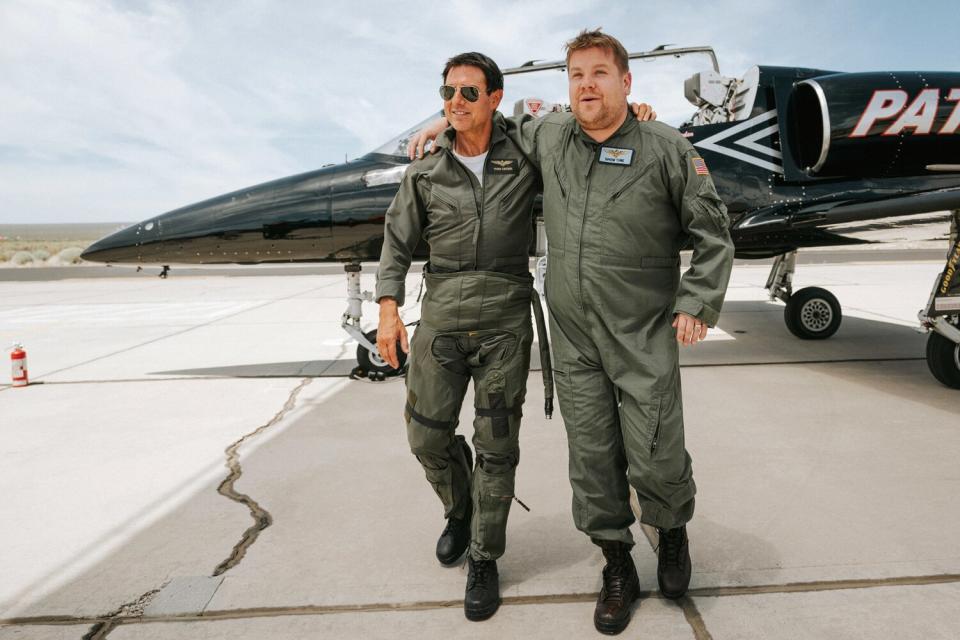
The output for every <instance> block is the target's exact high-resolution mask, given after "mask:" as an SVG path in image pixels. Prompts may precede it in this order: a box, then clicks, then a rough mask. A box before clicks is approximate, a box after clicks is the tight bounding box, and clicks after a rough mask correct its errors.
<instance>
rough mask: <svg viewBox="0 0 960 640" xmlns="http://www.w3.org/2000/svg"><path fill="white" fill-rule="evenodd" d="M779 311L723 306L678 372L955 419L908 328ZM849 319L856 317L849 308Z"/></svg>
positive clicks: (534, 357) (332, 370) (305, 367)
mask: <svg viewBox="0 0 960 640" xmlns="http://www.w3.org/2000/svg"><path fill="white" fill-rule="evenodd" d="M783 308H784V307H783V304H781V303H778V302H765V301H753V300H751V301H728V302H727V303H726V304H725V305H724V310H723V316H722V317H721V320H720V324H719V327H720V329H722V330H723V333H720V332H715V334H714V335H713V337H712V338H711V337H710V336H708V339H707V341H706V342H704V343H702V344H700V345H697V346H696V347H693V348H689V347H687V348H681V350H680V363H681V367H682V368H683V369H685V370H687V371H691V370H692V369H698V368H709V367H740V366H742V367H750V366H773V365H784V366H786V365H796V366H807V367H813V368H815V369H816V370H817V371H818V372H819V373H822V375H823V376H824V379H825V382H824V384H828V382H827V381H826V380H827V378H829V377H840V378H843V379H845V380H849V381H853V382H857V381H860V383H861V384H868V385H870V386H871V387H873V388H875V389H882V390H883V392H884V393H887V394H890V395H894V396H897V397H901V398H903V399H905V400H910V401H918V400H920V401H923V402H925V403H927V404H929V405H930V406H936V407H938V408H940V409H943V410H946V411H949V412H951V413H954V412H956V413H958V414H960V409H958V407H957V403H956V397H955V395H951V390H950V389H947V388H946V387H944V386H942V385H941V384H940V383H938V382H937V381H936V380H935V379H934V378H933V377H932V375H931V374H930V372H929V371H928V369H927V365H926V363H925V361H924V358H923V357H922V355H921V354H922V353H923V352H924V345H925V342H926V339H927V338H926V336H925V335H924V334H921V333H919V332H917V331H916V330H915V329H914V328H913V327H911V326H905V325H903V324H897V323H894V322H884V321H881V320H872V319H866V318H858V317H855V316H853V315H845V316H844V318H843V324H842V325H841V326H840V329H839V331H838V332H837V333H836V335H834V336H833V337H831V338H829V339H827V340H800V339H798V338H796V337H794V336H793V335H792V334H790V332H789V331H788V330H787V328H786V327H785V326H784V323H783V320H782V317H783ZM849 311H850V312H851V313H854V312H855V310H854V309H853V308H851V309H849ZM530 365H531V370H533V371H538V370H540V361H539V357H538V354H537V349H536V348H534V349H533V350H532V353H531V362H530ZM355 366H356V361H355V360H354V359H353V358H348V359H343V360H303V361H296V362H264V363H253V364H237V365H228V366H220V367H208V368H194V369H177V370H170V371H156V372H152V373H151V375H176V376H219V377H236V378H276V377H281V378H282V377H345V376H348V375H349V374H350V372H351V370H352V369H353V368H354V367H355ZM732 375H735V374H732ZM393 380H397V379H396V378H394V379H393ZM787 382H789V378H787ZM531 384H532V383H531Z"/></svg>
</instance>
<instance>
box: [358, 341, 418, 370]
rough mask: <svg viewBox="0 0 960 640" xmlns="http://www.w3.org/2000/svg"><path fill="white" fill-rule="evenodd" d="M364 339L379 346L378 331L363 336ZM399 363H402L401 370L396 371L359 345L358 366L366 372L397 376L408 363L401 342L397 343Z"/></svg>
mask: <svg viewBox="0 0 960 640" xmlns="http://www.w3.org/2000/svg"><path fill="white" fill-rule="evenodd" d="M363 335H364V337H365V338H366V339H367V340H369V341H370V342H372V343H373V344H377V330H376V329H371V330H370V331H367V332H366V333H365V334H363ZM397 361H398V362H399V363H400V368H399V369H394V368H393V367H391V366H390V365H389V364H387V363H386V362H384V361H383V360H382V359H381V358H380V356H379V355H374V354H372V353H370V352H369V351H367V348H366V347H365V346H363V345H362V344H361V345H357V364H358V365H360V367H361V368H362V369H364V370H365V371H375V372H377V373H382V374H384V375H388V376H395V375H397V374H398V373H400V372H401V371H403V367H404V365H405V364H406V362H407V354H405V353H404V352H403V349H401V348H400V341H399V340H398V341H397Z"/></svg>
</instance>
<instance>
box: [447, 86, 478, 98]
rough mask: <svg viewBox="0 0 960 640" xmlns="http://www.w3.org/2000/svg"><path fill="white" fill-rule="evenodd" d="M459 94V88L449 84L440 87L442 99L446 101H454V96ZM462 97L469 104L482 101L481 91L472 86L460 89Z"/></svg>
mask: <svg viewBox="0 0 960 640" xmlns="http://www.w3.org/2000/svg"><path fill="white" fill-rule="evenodd" d="M456 94H457V88H456V87H454V86H451V85H449V84H445V85H443V86H442V87H440V97H441V98H443V99H444V100H453V96H455V95H456ZM460 95H462V96H463V99H464V100H466V101H467V102H476V101H477V100H479V99H480V89H479V88H478V87H474V86H472V85H464V86H462V87H460Z"/></svg>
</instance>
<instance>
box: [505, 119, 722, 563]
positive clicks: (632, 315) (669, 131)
mask: <svg viewBox="0 0 960 640" xmlns="http://www.w3.org/2000/svg"><path fill="white" fill-rule="evenodd" d="M508 135H510V136H511V138H513V139H514V140H515V141H517V143H518V144H520V145H521V146H522V147H523V148H524V151H526V152H527V153H529V154H530V156H531V158H533V159H534V161H535V162H537V163H538V164H539V168H540V170H541V175H542V179H543V197H544V202H543V209H544V221H545V224H546V232H547V243H548V256H549V257H548V269H547V278H546V296H547V306H548V307H549V309H550V320H551V322H550V327H551V341H552V343H553V355H554V370H555V373H556V379H557V391H558V397H559V400H560V410H561V413H562V415H563V419H564V423H565V425H566V429H567V439H568V445H569V451H570V461H569V463H570V483H571V485H572V487H573V516H574V521H575V523H576V526H577V528H579V529H580V530H581V531H583V532H584V533H586V534H587V535H589V536H590V537H591V538H592V539H594V540H619V541H622V542H624V543H627V544H632V543H633V537H632V535H631V533H630V530H629V526H630V525H631V524H632V523H633V522H634V517H633V514H632V512H631V509H630V506H629V486H630V485H632V486H633V487H634V489H635V490H636V491H637V496H638V498H639V501H640V506H641V509H642V520H643V522H644V523H646V524H649V525H653V526H656V527H660V528H673V527H677V526H680V525H682V524H684V523H686V522H687V521H688V520H690V518H691V517H692V515H693V508H694V494H695V493H696V486H695V484H694V481H693V473H692V468H691V461H690V456H689V454H688V453H687V451H686V448H685V446H684V434H683V408H682V401H681V390H680V369H679V361H678V343H677V340H676V330H675V329H674V328H673V327H672V326H671V323H672V321H673V317H674V314H675V313H678V312H684V313H687V314H689V315H691V316H694V317H696V318H699V319H700V320H702V321H704V322H706V323H707V324H708V325H710V326H713V325H714V324H715V323H716V322H717V318H718V316H719V313H720V307H721V305H722V303H723V298H724V295H725V292H726V286H727V281H728V280H729V277H730V271H731V267H732V262H733V244H732V242H731V240H730V235H729V231H728V218H727V214H726V209H725V207H724V205H723V202H722V201H721V200H720V198H719V196H718V195H717V192H716V190H715V188H714V185H713V182H712V180H711V179H710V177H709V175H708V174H707V170H706V168H705V165H703V164H702V162H703V161H702V159H700V157H699V153H697V151H696V150H695V149H694V148H693V147H692V146H691V145H690V143H689V142H688V141H687V140H686V139H685V138H683V136H681V135H680V133H679V132H678V131H677V130H675V129H673V128H671V127H669V126H667V125H665V124H663V123H660V122H642V123H641V122H637V121H636V120H635V119H634V118H632V117H628V118H627V119H626V120H625V121H624V123H623V125H622V126H621V127H620V128H619V129H618V130H617V131H616V132H615V133H614V134H613V135H612V136H610V138H609V139H608V140H606V141H604V142H603V143H602V144H601V143H598V142H596V141H594V140H593V139H592V138H590V137H589V136H588V135H586V133H584V132H583V131H582V130H581V128H580V126H579V124H577V122H576V121H575V120H574V119H573V118H571V117H570V116H569V115H566V114H557V115H553V114H551V115H549V116H547V117H545V118H543V119H541V120H533V119H530V118H529V117H519V118H511V119H508ZM688 240H691V241H692V245H693V257H692V260H691V265H690V268H689V269H688V270H687V272H686V273H685V274H684V275H683V277H682V278H681V277H680V273H679V264H680V258H679V252H680V249H681V248H682V247H683V246H684V245H685V243H686V242H687V241H688Z"/></svg>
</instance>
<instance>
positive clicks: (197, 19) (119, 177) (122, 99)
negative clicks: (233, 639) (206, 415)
mask: <svg viewBox="0 0 960 640" xmlns="http://www.w3.org/2000/svg"><path fill="white" fill-rule="evenodd" d="M437 7H440V8H437ZM420 13H422V15H420ZM958 18H960V3H957V2H956V1H953V2H948V1H941V2H922V1H918V2H911V3H903V2H886V1H878V2H867V1H860V2H843V1H834V2H825V1H820V0H808V1H805V2H792V1H785V0H741V1H736V2H713V3H709V2H688V1H680V0H672V1H669V2H666V1H665V2H661V1H656V2H653V1H650V2H648V1H642V0H633V1H632V2H614V1H611V0H606V1H604V2H575V3H574V2H563V1H562V0H551V1H540V0H527V1H524V2H495V1H488V2H483V3H480V2H472V1H465V0H464V1H459V2H448V3H444V4H442V5H437V4H436V3H399V2H396V1H387V2H358V1H355V2H348V3H333V2H310V1H300V2H279V1H267V0H255V1H247V0H233V1H229V2H228V1H207V2H150V1H137V2H119V1H117V2H112V1H108V0H80V1H73V0H0V116H2V117H0V223H13V222H16V223H28V222H101V221H134V220H140V219H143V218H147V217H150V216H153V215H155V214H157V213H160V212H163V211H167V210H169V209H173V208H176V207H178V206H182V205H185V204H189V203H191V202H195V201H197V200H201V199H204V198H207V197H210V196H214V195H218V194H220V193H224V192H227V191H230V190H233V189H237V188H241V187H245V186H249V185H253V184H256V183H259V182H263V181H265V180H269V179H273V178H278V177H282V176H285V175H290V174H293V173H298V172H302V171H308V170H310V169H315V168H318V167H320V166H321V165H323V164H325V163H330V162H342V161H343V159H344V157H345V156H348V157H351V158H353V157H357V156H359V155H362V154H363V153H365V152H367V151H369V150H370V149H372V148H373V147H375V146H377V145H379V144H380V143H381V142H383V141H385V140H387V139H388V138H390V137H391V136H392V135H394V134H396V133H398V132H399V131H401V130H402V129H405V128H407V127H408V126H410V125H411V124H413V123H415V122H416V121H418V120H420V119H422V118H423V117H424V116H425V115H427V114H428V113H429V112H430V111H431V110H435V109H437V108H439V106H440V104H439V98H438V97H437V95H436V87H437V86H438V84H439V81H440V76H439V73H440V70H441V69H442V67H443V63H444V61H445V60H446V58H447V57H449V56H450V55H452V54H454V53H458V52H461V51H469V50H479V51H483V52H484V53H487V54H488V55H490V56H491V57H493V58H494V59H495V60H497V61H498V62H499V63H500V64H501V66H503V67H510V66H514V65H517V64H520V63H522V62H524V61H526V60H529V59H532V58H536V59H543V60H553V59H558V58H561V57H562V50H561V45H562V43H563V41H564V40H566V39H568V38H569V37H571V36H573V35H575V33H576V32H577V31H579V30H580V29H582V28H584V27H596V26H602V27H604V28H605V30H607V31H608V32H609V33H611V34H613V35H615V36H617V37H618V38H620V39H621V40H622V41H623V43H624V44H625V45H626V47H627V49H629V50H631V51H640V50H647V49H651V48H653V47H655V46H657V45H660V44H673V45H683V46H688V45H711V46H713V47H714V49H715V50H716V52H717V56H718V58H719V61H720V68H721V72H723V73H724V74H726V75H740V74H742V73H743V72H744V71H745V70H746V69H747V68H748V67H750V66H753V65H755V64H769V65H785V66H806V67H818V68H826V69H835V70H838V71H866V70H886V69H899V70H908V69H917V70H934V71H960V51H958V48H957V46H956V43H957V39H956V25H957V23H958ZM560 82H561V83H562V77H561V78H560ZM676 92H677V94H675V95H674V96H673V97H676V95H682V86H680V85H678V86H677V87H676ZM634 98H638V99H646V100H648V101H650V102H653V103H654V104H655V105H656V104H657V103H658V98H657V96H648V95H645V94H644V92H643V87H635V91H634ZM659 100H660V102H661V103H663V102H666V97H664V96H661V97H660V99H659ZM691 110H692V108H691Z"/></svg>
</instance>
